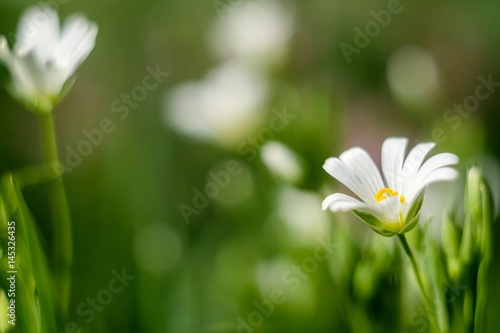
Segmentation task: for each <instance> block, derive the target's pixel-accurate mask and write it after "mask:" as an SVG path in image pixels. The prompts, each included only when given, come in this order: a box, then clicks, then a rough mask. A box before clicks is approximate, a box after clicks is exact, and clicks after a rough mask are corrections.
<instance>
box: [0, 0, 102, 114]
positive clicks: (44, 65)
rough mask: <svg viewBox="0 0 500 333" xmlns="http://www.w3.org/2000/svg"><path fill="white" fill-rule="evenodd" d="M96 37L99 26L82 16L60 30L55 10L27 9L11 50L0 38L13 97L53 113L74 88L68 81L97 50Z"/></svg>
mask: <svg viewBox="0 0 500 333" xmlns="http://www.w3.org/2000/svg"><path fill="white" fill-rule="evenodd" d="M96 35H97V25H96V24H95V23H93V22H89V21H88V20H87V19H86V18H85V17H84V16H82V15H73V16H71V17H69V18H68V19H67V20H66V21H65V22H64V24H63V26H62V27H60V24H59V17H58V15H57V12H56V11H54V10H53V9H51V8H49V7H32V8H29V9H27V10H26V12H25V13H24V14H23V16H22V18H21V20H20V22H19V26H18V30H17V40H16V44H15V46H14V47H13V50H12V51H11V50H10V49H9V47H8V45H7V40H6V38H5V37H4V36H0V62H3V63H4V64H5V65H6V66H7V68H8V70H9V72H10V74H11V83H10V85H9V87H8V89H9V91H10V92H11V94H12V95H13V96H14V97H16V98H17V99H18V100H20V101H21V102H23V103H26V104H27V105H28V106H30V107H31V108H33V109H34V110H36V111H39V112H49V111H51V110H52V108H53V106H54V105H55V104H56V103H57V102H58V101H59V100H60V99H61V98H62V97H63V96H64V94H65V92H67V90H69V88H70V87H71V84H72V82H70V81H71V80H70V81H68V79H69V78H70V77H71V76H72V75H73V74H74V72H75V71H76V69H77V68H78V66H79V65H80V64H81V63H82V62H83V61H84V60H85V59H86V58H87V56H88V55H89V53H90V52H91V51H92V49H93V48H94V44H95V38H96Z"/></svg>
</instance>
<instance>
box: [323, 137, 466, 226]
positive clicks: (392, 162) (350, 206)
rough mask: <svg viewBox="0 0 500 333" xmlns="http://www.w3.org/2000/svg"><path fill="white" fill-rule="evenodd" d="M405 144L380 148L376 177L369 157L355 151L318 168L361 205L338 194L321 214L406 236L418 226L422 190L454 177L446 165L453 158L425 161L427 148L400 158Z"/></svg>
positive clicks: (405, 141) (396, 142) (444, 156)
mask: <svg viewBox="0 0 500 333" xmlns="http://www.w3.org/2000/svg"><path fill="white" fill-rule="evenodd" d="M407 145H408V139H407V138H388V139H387V140H385V141H384V144H383V145H382V171H383V175H384V179H385V182H384V179H383V178H382V177H381V175H380V172H379V171H378V168H377V166H376V165H375V163H374V162H373V160H372V159H371V157H370V155H369V154H368V153H367V152H366V151H365V150H363V149H361V148H359V147H354V148H351V149H349V150H347V151H345V152H343V153H342V154H341V155H340V157H338V158H337V157H331V158H329V159H327V160H326V162H325V164H324V166H323V168H324V169H325V170H326V171H327V172H328V173H329V174H330V175H331V176H333V177H334V178H335V179H337V180H338V181H340V182H342V183H343V184H344V185H345V186H347V187H348V188H349V189H350V190H351V191H352V192H354V193H355V194H356V195H357V196H358V197H360V198H361V199H362V200H363V202H361V201H359V200H357V199H354V198H353V197H350V196H348V195H345V194H342V193H335V194H332V195H330V196H328V197H327V198H326V199H325V200H324V201H323V209H327V208H329V209H330V210H331V211H332V212H338V211H352V212H354V213H355V214H356V215H357V216H358V217H360V218H361V219H362V220H363V221H364V222H365V223H367V224H368V225H369V226H370V227H371V228H372V229H373V230H374V231H376V232H377V233H379V234H381V235H383V236H393V235H394V234H402V233H405V232H408V231H410V230H411V229H412V228H414V227H415V225H416V224H417V222H418V220H419V216H420V208H421V206H422V199H423V193H424V192H425V188H426V187H427V185H429V184H432V183H436V182H441V181H449V180H453V179H455V178H456V177H457V175H458V173H457V171H456V170H455V169H453V168H450V167H449V166H450V165H454V164H457V163H458V157H457V156H455V155H453V154H450V153H441V154H438V155H435V156H433V157H431V158H429V159H428V160H427V161H426V162H425V163H424V159H425V157H426V156H427V154H428V153H429V152H430V151H431V150H432V148H434V146H435V144H434V143H432V142H427V143H420V144H418V145H416V146H415V147H414V148H413V149H412V150H411V151H410V153H409V154H408V156H407V157H406V158H405V153H406V147H407Z"/></svg>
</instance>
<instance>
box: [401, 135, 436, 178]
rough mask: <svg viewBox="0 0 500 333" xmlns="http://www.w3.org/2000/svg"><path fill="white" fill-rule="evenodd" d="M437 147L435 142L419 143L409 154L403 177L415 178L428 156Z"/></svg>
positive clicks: (402, 173)
mask: <svg viewBox="0 0 500 333" xmlns="http://www.w3.org/2000/svg"><path fill="white" fill-rule="evenodd" d="M435 146H436V144H435V143H434V142H424V143H419V144H418V145H416V146H415V147H413V149H412V150H411V151H410V152H409V153H408V157H406V160H405V163H404V166H403V171H402V172H401V175H402V176H403V177H406V178H411V177H413V176H415V175H416V174H417V172H418V170H419V169H420V166H422V163H423V162H424V159H425V157H426V156H427V154H428V153H429V152H430V151H431V150H432V149H433V148H434V147H435Z"/></svg>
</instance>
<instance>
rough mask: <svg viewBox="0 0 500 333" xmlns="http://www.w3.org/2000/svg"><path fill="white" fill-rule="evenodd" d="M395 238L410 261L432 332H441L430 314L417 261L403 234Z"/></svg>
mask: <svg viewBox="0 0 500 333" xmlns="http://www.w3.org/2000/svg"><path fill="white" fill-rule="evenodd" d="M397 236H398V238H399V241H400V242H401V245H402V246H403V250H404V251H405V253H406V255H407V256H408V258H409V259H410V262H411V266H412V267H413V272H414V273H415V276H416V278H417V282H418V286H419V287H420V291H421V292H422V297H423V298H424V301H425V308H426V309H427V314H428V315H429V320H430V322H431V323H432V326H433V328H434V330H435V331H436V332H440V331H441V330H440V329H439V326H438V325H437V323H436V320H435V319H434V316H433V313H432V308H431V302H430V298H429V296H428V295H427V292H426V291H425V286H424V282H423V280H422V276H421V274H420V269H419V268H418V264H417V261H416V260H415V257H414V256H413V253H412V251H411V249H410V245H409V244H408V241H407V240H406V237H405V235H404V234H398V235H397Z"/></svg>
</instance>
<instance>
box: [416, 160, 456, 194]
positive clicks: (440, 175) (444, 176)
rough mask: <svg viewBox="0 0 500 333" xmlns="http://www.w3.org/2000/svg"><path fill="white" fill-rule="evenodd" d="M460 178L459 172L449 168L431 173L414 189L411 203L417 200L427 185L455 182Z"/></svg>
mask: <svg viewBox="0 0 500 333" xmlns="http://www.w3.org/2000/svg"><path fill="white" fill-rule="evenodd" d="M457 176H458V172H457V170H455V169H453V168H449V167H443V168H439V169H435V170H433V171H432V172H431V173H429V174H427V176H426V177H425V178H424V179H423V180H422V181H419V182H418V184H416V186H415V187H414V188H413V192H412V193H411V194H410V198H409V200H408V201H409V202H411V201H412V200H413V199H414V198H416V197H417V196H418V195H419V194H420V193H421V192H422V191H423V190H424V188H425V187H426V186H427V185H430V184H432V183H437V182H443V181H451V180H455V179H456V178H457Z"/></svg>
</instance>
